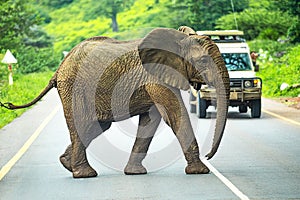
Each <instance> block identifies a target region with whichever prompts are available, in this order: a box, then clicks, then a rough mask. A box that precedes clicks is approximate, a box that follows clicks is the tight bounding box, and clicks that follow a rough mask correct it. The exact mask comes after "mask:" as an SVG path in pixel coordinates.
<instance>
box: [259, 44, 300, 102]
mask: <svg viewBox="0 0 300 200" xmlns="http://www.w3.org/2000/svg"><path fill="white" fill-rule="evenodd" d="M299 51H300V45H298V46H295V47H293V48H291V50H290V51H289V52H288V53H287V54H285V55H284V56H282V57H281V58H278V59H274V60H273V61H272V62H270V61H268V62H266V63H264V64H261V65H260V66H261V67H260V72H259V73H258V74H257V75H258V76H260V77H261V78H262V79H263V94H264V96H267V97H279V96H292V97H295V96H298V95H299V94H300V88H289V89H286V90H280V86H281V84H282V83H287V84H289V85H290V86H292V85H293V84H299V83H300V55H299Z"/></svg>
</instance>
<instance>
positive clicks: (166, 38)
mask: <svg viewBox="0 0 300 200" xmlns="http://www.w3.org/2000/svg"><path fill="white" fill-rule="evenodd" d="M186 37H188V36H187V35H186V34H184V33H182V32H180V31H177V30H175V29H168V28H157V29H154V30H153V31H151V32H150V33H149V34H148V35H147V36H146V37H145V38H144V39H143V40H142V41H141V43H140V44H139V46H138V51H139V56H140V59H141V61H142V64H143V67H144V68H145V69H146V71H148V72H149V73H150V74H152V75H153V76H155V77H157V78H158V79H159V80H160V81H163V82H164V83H166V84H168V85H170V86H172V87H176V88H179V89H182V90H188V89H189V81H188V79H187V71H186V67H185V64H184V62H185V61H184V55H182V52H183V51H182V50H181V46H180V41H181V40H183V39H185V38H186Z"/></svg>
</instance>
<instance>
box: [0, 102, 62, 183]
mask: <svg viewBox="0 0 300 200" xmlns="http://www.w3.org/2000/svg"><path fill="white" fill-rule="evenodd" d="M59 108H60V106H59V105H57V106H56V107H55V108H54V110H53V111H52V112H51V113H50V114H49V115H48V116H47V117H46V118H45V120H44V121H43V122H42V123H41V124H40V126H39V127H38V128H37V129H36V130H35V131H34V133H33V134H32V135H31V136H30V138H29V139H28V140H27V141H26V142H25V143H24V145H23V146H22V147H21V148H20V150H19V151H18V152H17V153H16V154H15V155H14V156H13V157H12V158H11V159H10V160H9V161H8V162H7V163H6V164H5V165H4V166H3V167H2V168H1V170H0V181H1V180H2V179H3V178H4V177H5V176H6V174H7V173H8V172H9V171H10V170H11V168H12V167H13V166H14V165H15V164H16V163H17V162H18V160H19V159H20V158H21V157H22V156H23V155H24V154H25V153H26V151H27V150H28V149H29V147H30V146H31V145H32V143H33V142H34V141H35V140H36V138H37V137H38V136H39V135H40V133H41V132H42V131H43V130H44V128H45V127H46V126H47V125H48V123H49V122H50V121H51V120H52V119H53V117H54V116H55V115H56V114H57V112H58V110H59Z"/></svg>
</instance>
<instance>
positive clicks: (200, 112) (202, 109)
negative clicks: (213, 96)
mask: <svg viewBox="0 0 300 200" xmlns="http://www.w3.org/2000/svg"><path fill="white" fill-rule="evenodd" d="M206 104H207V103H206V100H205V99H202V98H201V97H200V92H198V95H197V110H196V111H197V117H198V118H205V117H206V108H207V105H206Z"/></svg>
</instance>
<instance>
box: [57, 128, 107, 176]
mask: <svg viewBox="0 0 300 200" xmlns="http://www.w3.org/2000/svg"><path fill="white" fill-rule="evenodd" d="M99 125H100V128H101V130H99V132H100V134H101V133H103V132H104V131H106V130H107V129H109V128H110V126H111V122H99ZM94 131H95V130H94ZM96 136H97V134H94V135H93V137H90V138H89V140H88V141H87V140H86V142H85V144H86V145H85V146H88V144H89V143H90V142H91V141H92V140H93V139H94V138H95V137H96ZM72 151H73V150H72V144H70V145H69V146H68V147H67V149H66V151H65V152H64V154H62V155H61V156H60V162H61V163H62V165H63V166H64V167H65V168H66V169H67V170H69V171H70V172H73V170H72V166H71V157H72ZM84 151H85V149H84ZM83 156H84V157H85V158H84V159H85V160H86V156H85V155H83ZM86 162H87V160H86ZM85 165H87V168H89V165H88V163H86V164H85ZM87 171H90V172H89V175H88V177H91V176H94V175H93V174H94V173H93V170H91V169H89V170H87ZM77 174H80V173H77ZM90 175H91V176H90ZM96 175H97V173H96V174H95V176H96ZM84 177H85V176H84ZM78 178H79V177H78ZM80 178H81V177H80Z"/></svg>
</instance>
